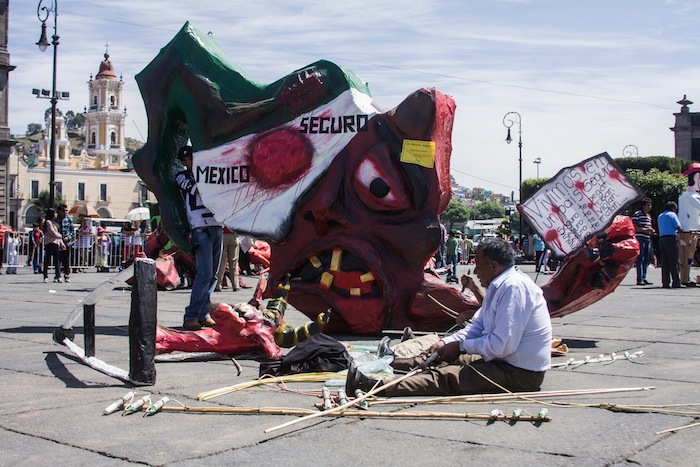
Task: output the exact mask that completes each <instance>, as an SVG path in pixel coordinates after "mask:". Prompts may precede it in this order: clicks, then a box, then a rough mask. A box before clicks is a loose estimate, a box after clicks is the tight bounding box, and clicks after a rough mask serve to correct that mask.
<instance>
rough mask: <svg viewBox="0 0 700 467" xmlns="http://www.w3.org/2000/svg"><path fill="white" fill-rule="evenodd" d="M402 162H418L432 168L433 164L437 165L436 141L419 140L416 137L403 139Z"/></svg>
mask: <svg viewBox="0 0 700 467" xmlns="http://www.w3.org/2000/svg"><path fill="white" fill-rule="evenodd" d="M401 162H408V163H409V164H417V165H420V166H422V167H427V168H429V169H432V168H433V165H435V142H434V141H417V140H414V139H405V140H403V147H402V148H401Z"/></svg>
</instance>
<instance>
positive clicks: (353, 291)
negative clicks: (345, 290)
mask: <svg viewBox="0 0 700 467" xmlns="http://www.w3.org/2000/svg"><path fill="white" fill-rule="evenodd" d="M350 295H353V296H355V297H359V296H360V295H362V290H360V288H359V287H353V288H352V289H350Z"/></svg>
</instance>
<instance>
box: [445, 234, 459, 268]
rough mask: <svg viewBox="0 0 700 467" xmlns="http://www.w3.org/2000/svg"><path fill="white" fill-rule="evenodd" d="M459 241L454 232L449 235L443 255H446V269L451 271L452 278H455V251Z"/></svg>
mask: <svg viewBox="0 0 700 467" xmlns="http://www.w3.org/2000/svg"><path fill="white" fill-rule="evenodd" d="M458 248H459V240H457V234H456V233H455V231H454V230H452V231H451V232H450V233H449V237H448V238H447V245H446V248H445V253H446V254H447V267H448V268H451V269H452V277H457V249H458Z"/></svg>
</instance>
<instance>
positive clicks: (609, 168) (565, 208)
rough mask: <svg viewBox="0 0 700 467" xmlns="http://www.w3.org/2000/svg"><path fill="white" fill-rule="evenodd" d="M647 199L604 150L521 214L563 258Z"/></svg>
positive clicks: (561, 176)
mask: <svg viewBox="0 0 700 467" xmlns="http://www.w3.org/2000/svg"><path fill="white" fill-rule="evenodd" d="M643 195H644V194H643V193H642V191H641V190H640V189H639V187H637V185H635V184H634V183H632V182H631V181H630V180H629V179H628V178H627V177H626V176H625V174H624V172H623V171H622V169H620V167H619V166H618V165H617V164H616V163H615V162H614V161H613V159H612V158H611V157H610V156H609V155H608V153H605V152H604V153H602V154H598V155H597V156H594V157H591V158H590V159H586V160H585V161H583V162H581V163H579V164H577V165H575V166H571V167H567V168H565V169H562V170H561V171H560V172H559V173H558V174H557V175H556V176H555V177H554V178H552V179H551V180H550V181H548V182H547V183H546V184H545V185H544V186H542V188H540V189H539V190H538V191H537V192H536V193H535V194H534V195H532V196H531V197H530V198H528V199H527V200H525V201H524V202H522V203H521V204H519V205H518V211H520V213H521V215H523V216H525V218H526V219H527V220H528V221H529V223H530V225H531V226H532V227H533V228H534V229H535V230H536V231H537V233H538V234H540V236H541V237H542V239H543V240H544V241H545V243H546V244H547V246H548V247H549V248H550V250H552V253H553V254H554V255H556V256H558V257H562V256H566V255H567V254H569V253H570V252H572V251H574V250H576V249H578V248H579V247H581V246H582V245H583V244H584V243H585V242H586V241H587V240H588V239H589V238H591V237H593V236H594V235H596V234H597V233H599V232H601V231H603V230H605V229H606V228H607V227H608V226H609V225H610V224H611V223H612V221H613V219H614V217H615V215H616V214H617V213H618V212H619V211H621V210H622V209H624V208H625V207H626V206H628V205H629V204H631V203H633V202H634V201H636V200H638V199H640V198H641V197H642V196H643Z"/></svg>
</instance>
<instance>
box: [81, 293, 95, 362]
mask: <svg viewBox="0 0 700 467" xmlns="http://www.w3.org/2000/svg"><path fill="white" fill-rule="evenodd" d="M83 337H84V339H85V356H86V357H94V356H95V305H94V304H92V305H83Z"/></svg>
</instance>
